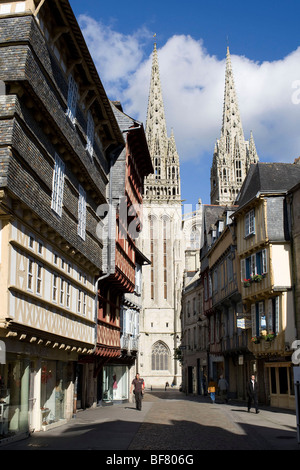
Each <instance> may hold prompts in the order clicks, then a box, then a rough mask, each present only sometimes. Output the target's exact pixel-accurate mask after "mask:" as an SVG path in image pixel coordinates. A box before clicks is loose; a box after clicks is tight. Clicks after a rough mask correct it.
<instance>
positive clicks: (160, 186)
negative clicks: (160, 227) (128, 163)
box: [144, 43, 181, 202]
mask: <svg viewBox="0 0 300 470" xmlns="http://www.w3.org/2000/svg"><path fill="white" fill-rule="evenodd" d="M146 137H147V142H148V147H149V151H150V155H151V158H152V163H153V168H154V175H151V176H149V177H148V178H147V180H146V182H145V196H144V198H145V199H147V200H155V201H162V202H164V201H166V200H168V201H169V202H170V201H177V202H178V201H180V199H181V195H180V169H179V156H178V153H177V149H176V144H175V137H174V134H173V131H172V134H171V137H170V138H169V137H168V135H167V126H166V118H165V109H164V102H163V97H162V89H161V81H160V73H159V65H158V55H157V48H156V43H155V44H154V50H153V59H152V73H151V82H150V92H149V100H148V111H147V122H146Z"/></svg>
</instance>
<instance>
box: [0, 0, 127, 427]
mask: <svg viewBox="0 0 300 470" xmlns="http://www.w3.org/2000/svg"><path fill="white" fill-rule="evenodd" d="M0 31H1V33H0V47H1V63H0V84H1V86H0V90H1V96H0V139H1V150H0V162H1V165H0V278H1V282H0V298H1V305H0V338H1V346H2V347H1V349H2V350H3V348H5V353H6V354H5V360H4V361H3V360H2V363H1V364H0V377H1V381H0V401H1V415H0V426H1V429H0V434H4V435H6V434H7V433H9V434H10V435H13V434H17V433H20V432H28V430H35V431H39V430H41V429H47V428H48V427H49V426H52V425H57V424H59V423H62V422H65V421H66V420H68V419H70V418H71V417H72V415H73V414H74V412H76V409H77V407H79V406H82V403H80V401H81V399H82V398H83V397H85V398H89V397H87V396H86V394H85V395H84V394H83V393H82V391H83V390H88V389H90V386H89V383H88V382H89V381H90V382H91V383H93V381H94V368H93V365H91V364H88V363H86V364H83V365H82V370H81V371H80V373H78V375H77V372H79V371H78V367H77V366H76V365H77V362H78V359H79V358H80V357H81V355H88V356H92V354H93V353H94V351H95V346H96V334H97V328H96V327H97V323H96V319H95V298H96V282H97V280H98V279H99V277H100V276H103V275H104V271H105V270H106V269H107V266H106V262H105V256H106V251H107V245H108V242H107V236H106V235H105V237H104V238H103V237H101V230H99V227H100V228H101V226H102V225H101V223H102V221H101V217H100V215H99V213H98V207H99V206H101V205H102V204H105V203H107V187H108V182H109V171H110V168H111V166H112V164H113V162H114V161H115V158H116V155H118V154H119V153H120V151H121V150H122V148H124V145H125V143H124V138H123V135H122V133H121V131H120V129H119V126H118V124H117V122H116V119H115V117H114V114H113V112H112V109H111V105H110V102H109V100H108V98H107V96H106V93H105V90H104V88H103V85H102V83H101V81H100V78H99V76H98V73H97V71H96V68H95V66H94V63H93V61H92V59H91V56H90V54H89V51H88V49H87V46H86V43H85V41H84V39H83V36H82V33H81V30H80V28H79V26H78V23H77V21H76V19H75V16H74V14H73V12H72V9H71V7H70V4H69V2H68V1H67V0H53V1H51V2H50V1H46V2H44V1H38V0H26V1H13V0H12V1H10V2H7V1H3V0H1V1H0ZM132 271H133V274H134V268H132ZM101 334H102V332H101ZM102 342H103V343H105V340H103V341H102ZM75 385H76V387H75ZM77 385H78V387H77ZM77 392H78V393H77Z"/></svg>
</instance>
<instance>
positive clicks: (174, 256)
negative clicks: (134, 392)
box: [138, 44, 184, 388]
mask: <svg viewBox="0 0 300 470" xmlns="http://www.w3.org/2000/svg"><path fill="white" fill-rule="evenodd" d="M146 138H147V142H148V147H149V151H150V155H151V158H152V163H153V168H154V173H153V174H152V175H150V176H148V177H147V178H146V180H145V183H144V199H143V230H142V237H141V246H140V248H141V251H142V252H143V253H144V255H145V256H146V257H147V258H148V259H149V260H150V261H151V265H150V266H148V267H145V268H144V269H143V310H142V315H141V318H140V341H139V351H140V353H139V362H138V369H139V372H140V374H141V376H142V377H143V378H144V380H145V383H146V386H147V387H149V388H150V387H154V388H157V387H163V386H165V384H166V383H168V384H169V385H170V386H171V385H172V384H173V385H175V386H178V385H180V383H181V367H180V364H179V362H178V361H177V360H176V359H175V357H174V356H175V350H176V348H177V347H179V345H180V339H181V328H180V311H181V291H182V278H183V259H184V247H183V235H182V233H183V232H182V202H181V190H180V167H179V156H178V153H177V149H176V143H175V137H174V133H173V131H172V132H171V135H170V137H168V134H167V126H166V119H165V110H164V103H163V97H162V89H161V80H160V73H159V64H158V54H157V48H156V44H154V51H153V59H152V73H151V82H150V92H149V100H148V111H147V121H146Z"/></svg>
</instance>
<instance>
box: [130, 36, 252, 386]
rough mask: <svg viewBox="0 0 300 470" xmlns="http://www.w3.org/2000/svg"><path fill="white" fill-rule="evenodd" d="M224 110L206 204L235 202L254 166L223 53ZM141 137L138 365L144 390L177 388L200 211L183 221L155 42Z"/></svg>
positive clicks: (176, 161)
mask: <svg viewBox="0 0 300 470" xmlns="http://www.w3.org/2000/svg"><path fill="white" fill-rule="evenodd" d="M223 106H224V107H223V122H222V129H221V137H220V139H218V140H217V142H216V145H215V149H214V154H213V161H212V167H211V194H210V200H211V202H210V204H211V206H232V205H234V203H235V201H236V200H237V197H238V194H239V191H240V189H241V186H242V184H243V181H244V179H245V177H246V174H247V172H248V170H249V167H250V165H251V164H252V163H257V162H258V155H257V152H256V147H255V143H254V139H253V135H252V133H251V136H250V139H249V141H247V140H245V138H244V132H243V127H242V122H241V118H240V112H239V106H238V101H237V96H236V91H235V84H234V77H233V71H232V65H231V57H230V52H229V48H228V49H227V57H226V69H225V92H224V105H223ZM146 138H147V142H148V147H149V151H150V156H151V159H152V164H153V168H154V173H153V174H151V175H149V176H148V177H147V178H146V179H145V183H144V199H143V200H144V202H143V230H142V236H141V239H140V241H139V244H140V249H141V251H142V252H143V253H144V255H145V256H146V257H147V258H148V259H149V260H150V261H151V264H150V265H149V266H147V267H145V268H144V269H143V295H142V304H143V308H142V313H141V317H140V340H139V359H138V363H137V368H138V370H139V372H140V374H141V376H142V377H143V378H144V380H145V383H146V386H147V387H148V388H152V387H153V388H160V387H164V386H165V384H166V383H168V384H169V385H172V384H173V385H175V386H179V385H180V384H181V380H182V372H181V364H180V363H179V362H178V360H177V359H175V356H176V353H175V352H176V351H178V348H180V345H181V343H182V339H183V338H182V334H183V333H182V331H181V330H182V327H181V312H182V311H184V310H185V309H186V306H185V305H184V297H182V293H183V292H184V289H185V288H186V287H187V284H190V282H191V281H194V280H195V279H196V278H195V276H196V277H197V273H198V275H199V274H200V272H201V267H200V265H199V263H198V261H199V260H198V256H199V255H197V253H199V249H200V248H201V243H202V241H201V233H202V213H203V211H204V207H205V206H203V205H202V204H201V201H198V202H199V204H198V209H197V211H195V213H191V214H190V216H189V217H187V218H185V217H183V214H182V200H181V189H180V162H179V156H178V153H177V149H176V143H175V137H174V133H173V131H172V132H171V135H170V137H168V134H167V126H166V118H165V108H164V103H163V96H162V88H161V80H160V73H159V63H158V54H157V48H156V44H154V50H153V58H152V72H151V81H150V91H149V99H148V110H147V120H146ZM196 241H197V243H196V245H195V242H196ZM189 276H192V277H189ZM183 283H184V285H183ZM182 302H183V303H182Z"/></svg>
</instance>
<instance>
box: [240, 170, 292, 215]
mask: <svg viewBox="0 0 300 470" xmlns="http://www.w3.org/2000/svg"><path fill="white" fill-rule="evenodd" d="M299 182H300V165H299V164H294V163H261V162H260V163H256V164H253V165H251V166H250V169H249V172H248V174H247V176H246V178H245V181H244V183H243V186H242V188H241V191H240V194H239V196H238V199H237V201H236V204H237V205H238V206H239V208H241V207H243V206H244V205H245V204H247V203H248V202H250V201H251V200H252V199H254V198H255V197H256V195H257V193H259V192H262V193H267V192H271V193H272V192H278V193H279V192H282V193H284V192H287V191H289V190H290V189H291V188H292V187H293V186H295V185H296V184H298V183H299Z"/></svg>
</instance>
